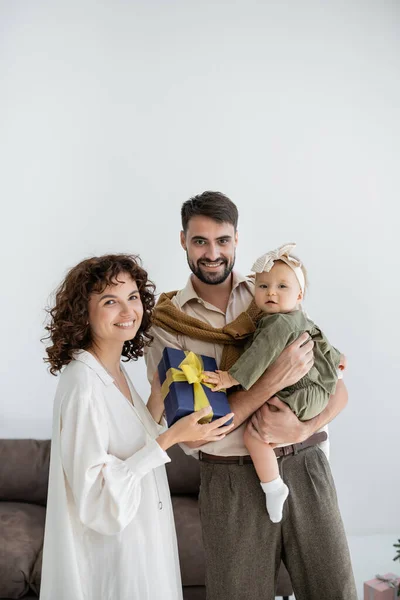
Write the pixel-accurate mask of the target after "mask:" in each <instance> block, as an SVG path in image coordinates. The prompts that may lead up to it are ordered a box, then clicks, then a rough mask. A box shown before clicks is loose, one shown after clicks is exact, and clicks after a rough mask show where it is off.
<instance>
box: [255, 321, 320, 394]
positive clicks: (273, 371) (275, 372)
mask: <svg viewBox="0 0 400 600" xmlns="http://www.w3.org/2000/svg"><path fill="white" fill-rule="evenodd" d="M313 348H314V342H313V341H312V339H311V338H310V336H309V335H308V333H307V332H304V333H302V334H301V336H300V337H299V338H297V340H295V341H294V342H292V343H291V344H290V345H289V346H287V347H286V348H285V349H284V350H283V351H282V353H281V354H280V355H279V356H278V358H277V359H276V361H275V362H274V363H273V364H272V365H271V366H270V367H268V369H267V370H266V375H267V376H268V378H270V380H274V381H276V382H277V383H278V387H277V388H276V390H277V391H280V390H283V389H284V388H286V387H289V386H290V385H294V384H295V383H297V382H298V381H299V380H300V379H301V378H302V377H304V375H307V373H308V372H309V370H310V369H311V367H312V366H313V364H314V354H313Z"/></svg>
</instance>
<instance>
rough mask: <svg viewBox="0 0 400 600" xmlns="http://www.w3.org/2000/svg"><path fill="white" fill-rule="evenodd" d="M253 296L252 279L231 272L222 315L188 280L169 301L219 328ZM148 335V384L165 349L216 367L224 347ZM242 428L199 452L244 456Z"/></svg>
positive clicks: (157, 332)
mask: <svg viewBox="0 0 400 600" xmlns="http://www.w3.org/2000/svg"><path fill="white" fill-rule="evenodd" d="M253 295H254V282H253V280H252V279H251V278H249V277H242V276H241V275H239V274H238V273H235V272H233V279H232V291H231V295H230V297H229V302H228V306H227V309H226V312H225V313H224V312H223V311H222V310H220V309H219V308H217V307H215V306H213V305H212V304H209V303H208V302H205V301H204V300H203V299H202V298H200V297H199V296H198V295H197V293H196V292H195V290H194V288H193V284H192V280H191V278H190V277H189V279H188V282H187V284H186V286H185V287H184V288H183V289H182V290H180V291H179V292H177V294H176V295H175V296H174V297H173V298H172V302H173V304H174V305H175V306H176V307H177V308H179V309H180V310H181V311H182V312H184V313H185V314H186V315H189V316H190V317H195V318H196V319H200V320H201V321H203V322H205V323H208V324H209V325H211V326H212V327H216V328H221V327H224V326H225V325H226V324H227V323H231V322H232V321H234V320H235V319H236V318H237V317H238V316H239V315H240V313H242V312H243V311H245V310H246V309H247V308H248V307H249V304H250V303H251V301H252V300H253ZM151 335H152V336H153V337H154V341H153V343H152V344H151V346H150V348H148V350H147V352H146V356H145V359H146V365H147V376H148V379H149V381H150V382H151V380H152V378H153V375H154V373H155V371H156V369H157V365H158V363H159V362H160V359H161V355H162V352H163V350H164V348H165V347H166V346H168V347H170V348H177V349H178V350H191V351H192V352H195V353H196V354H203V355H204V356H212V357H214V358H215V360H216V362H217V365H219V363H220V360H221V357H222V351H223V346H222V345H220V344H213V343H209V342H203V341H201V340H196V339H194V338H189V337H187V336H185V335H175V334H172V333H168V332H167V331H164V330H163V329H161V328H160V327H152V329H151ZM265 400H268V398H265ZM245 426H246V423H243V424H242V425H240V427H238V428H237V429H235V430H234V431H232V433H229V434H228V435H227V436H226V437H225V438H224V439H223V440H220V441H219V442H209V443H208V444H204V445H203V446H202V447H201V450H202V451H203V452H207V453H208V454H214V455H217V456H245V455H247V454H248V453H249V452H248V450H247V449H246V447H245V445H244V443H243V432H244V428H245ZM182 447H183V449H184V450H185V452H186V453H187V454H193V456H195V457H198V450H193V449H190V448H188V447H187V446H185V445H184V444H182Z"/></svg>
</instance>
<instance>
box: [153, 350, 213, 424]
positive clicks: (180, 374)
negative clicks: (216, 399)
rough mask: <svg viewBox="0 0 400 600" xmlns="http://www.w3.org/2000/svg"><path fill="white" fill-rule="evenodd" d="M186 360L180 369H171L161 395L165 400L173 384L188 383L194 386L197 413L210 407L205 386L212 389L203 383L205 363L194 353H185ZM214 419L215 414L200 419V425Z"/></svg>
mask: <svg viewBox="0 0 400 600" xmlns="http://www.w3.org/2000/svg"><path fill="white" fill-rule="evenodd" d="M185 355H186V358H185V359H184V360H183V361H182V362H181V363H180V365H179V367H178V368H177V369H175V368H174V367H171V368H170V369H168V371H167V374H166V378H165V381H164V383H163V384H162V386H161V394H162V397H163V400H165V398H166V397H167V395H168V393H169V387H170V385H171V383H174V382H178V381H186V382H187V383H190V384H191V385H193V397H194V411H195V412H197V411H198V410H201V409H202V408H204V407H206V406H210V402H209V400H208V398H207V394H206V393H205V391H204V389H203V386H204V385H205V386H207V387H209V388H211V387H212V385H210V384H209V383H206V382H205V381H204V382H203V371H204V365H203V361H202V360H201V358H200V357H199V356H197V354H195V353H194V352H187V351H185ZM212 418H213V412H212V410H211V412H210V414H209V415H207V416H206V417H203V418H202V419H200V421H199V423H209V422H210V421H211V420H212Z"/></svg>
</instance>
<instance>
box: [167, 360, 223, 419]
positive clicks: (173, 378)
mask: <svg viewBox="0 0 400 600" xmlns="http://www.w3.org/2000/svg"><path fill="white" fill-rule="evenodd" d="M216 369H217V363H216V362H215V359H214V358H211V357H210V356H202V355H199V354H195V353H194V352H188V351H183V350H177V349H176V348H164V351H163V355H162V358H161V360H160V363H159V365H158V374H159V377H160V383H161V392H162V395H163V399H164V406H165V415H166V419H167V423H168V427H171V425H173V424H174V423H175V422H176V421H177V420H178V419H181V418H182V417H185V416H186V415H190V414H191V413H193V412H194V411H195V410H200V409H201V408H203V406H207V405H211V408H212V413H213V414H212V416H211V415H210V416H207V417H206V418H205V419H202V421H200V422H201V423H202V422H205V423H207V422H210V421H211V420H213V421H214V420H215V419H219V418H220V417H223V416H225V415H227V414H228V413H230V412H231V409H230V406H229V403H228V399H227V396H226V393H225V392H223V391H219V392H213V391H212V390H211V386H210V385H209V384H206V383H204V382H202V372H203V371H215V370H216ZM231 422H232V419H231V420H230V421H228V423H226V425H228V424H229V423H231Z"/></svg>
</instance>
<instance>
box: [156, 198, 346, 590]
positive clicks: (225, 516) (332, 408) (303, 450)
mask: <svg viewBox="0 0 400 600" xmlns="http://www.w3.org/2000/svg"><path fill="white" fill-rule="evenodd" d="M181 215H182V231H181V245H182V247H183V249H184V250H185V252H186V256H187V261H188V264H189V267H190V269H191V271H192V275H191V276H190V278H189V280H188V282H187V284H186V286H185V288H183V289H182V290H180V291H178V292H177V293H176V294H175V295H174V294H169V295H168V297H163V306H164V305H165V304H166V305H167V313H168V311H169V313H168V314H170V315H172V317H173V318H172V321H171V320H170V321H169V324H168V325H167V324H164V322H163V316H162V315H163V313H161V311H160V309H159V311H160V313H159V314H158V313H157V311H156V316H155V317H156V318H155V322H156V323H157V325H156V326H154V327H153V328H152V335H153V336H154V342H153V344H152V346H151V348H150V349H149V351H148V354H147V357H146V361H147V367H148V376H149V379H150V380H151V379H152V377H153V374H154V372H155V371H156V368H157V364H158V362H159V360H160V358H161V354H162V351H163V349H164V347H166V346H169V347H173V348H179V349H183V350H192V351H194V352H196V353H199V354H203V355H207V356H214V357H215V359H216V361H217V364H218V365H220V364H221V360H222V358H223V347H222V346H221V344H218V343H215V342H214V340H213V338H214V336H213V335H212V333H213V331H215V332H216V331H218V332H221V331H222V332H223V333H224V335H225V333H226V332H228V333H230V334H231V335H233V336H235V335H236V333H235V331H236V329H237V325H238V319H241V320H240V327H239V329H240V328H241V327H242V326H243V322H246V323H247V324H248V323H249V322H250V323H251V315H250V312H251V311H250V309H249V305H251V302H252V299H253V288H254V284H253V282H252V280H251V279H249V278H246V277H241V276H240V275H238V273H236V272H235V271H233V267H234V264H235V251H236V246H237V243H238V232H237V222H238V212H237V208H236V206H235V205H234V204H233V202H232V201H231V200H229V198H227V197H226V196H224V195H223V194H220V193H218V192H204V193H203V194H201V195H199V196H195V197H194V198H192V199H190V200H188V201H187V202H185V203H184V204H183V206H182V211H181ZM244 313H245V317H246V318H245V319H244V320H243V319H242V318H241V316H243V314H244ZM171 322H172V324H171ZM196 324H199V325H198V326H197V329H196ZM203 324H204V325H203ZM227 326H228V327H227ZM202 327H203V328H205V329H206V332H205V333H204V331H203V329H202ZM235 327H236V329H235ZM232 330H234V333H233V334H232ZM197 331H198V333H196V332H197ZM209 331H210V332H211V333H208V332H209ZM188 333H190V335H188ZM207 335H209V338H207ZM312 346H313V343H312V342H311V341H308V336H307V334H303V335H302V336H301V337H300V338H299V339H298V340H297V341H296V342H294V343H293V344H292V345H291V346H289V347H288V348H286V349H285V350H284V351H283V352H282V354H281V355H280V357H279V358H278V359H277V360H276V361H275V363H274V364H273V365H272V366H271V367H269V368H268V370H267V371H266V372H265V373H264V375H263V376H262V377H261V378H260V379H259V380H258V382H257V383H255V384H254V385H253V386H252V388H251V389H250V390H249V391H247V392H246V391H237V392H234V393H232V394H230V395H229V403H230V405H231V409H232V411H233V412H234V413H235V417H234V422H235V427H236V429H235V430H234V431H233V432H231V433H229V434H228V435H227V436H226V437H225V438H224V439H223V440H221V441H218V442H211V443H208V444H206V445H203V446H202V447H201V449H200V450H199V446H198V447H197V448H196V447H191V448H188V447H186V448H185V451H187V452H190V453H192V454H193V455H194V456H195V457H197V458H199V459H200V461H201V462H200V467H201V490H200V512H201V521H202V529H203V540H204V548H205V559H206V587H207V598H208V600H271V599H272V598H274V595H275V580H276V576H277V572H278V568H279V564H280V561H281V559H283V561H284V562H285V564H286V567H287V569H288V571H289V573H290V577H291V580H292V584H293V588H294V591H295V594H296V599H297V600H321V599H322V598H323V599H324V600H356V599H357V595H356V590H355V585H354V578H353V574H352V569H351V564H350V557H349V552H348V548H347V542H346V538H345V534H344V529H343V525H342V521H341V517H340V513H339V509H338V505H337V499H336V492H335V488H334V483H333V479H332V475H331V472H330V467H329V463H328V461H327V459H326V456H325V454H324V453H323V452H322V451H321V449H320V448H319V446H318V445H317V444H318V442H320V441H322V440H323V439H325V438H326V433H324V431H323V428H324V426H326V424H327V423H328V422H329V421H331V420H332V419H333V418H334V417H335V416H336V415H337V414H338V413H339V412H340V411H341V410H342V409H343V408H344V406H345V405H346V403H347V392H346V388H345V386H344V384H343V382H342V381H339V382H338V385H337V388H336V392H335V395H334V396H331V398H330V401H329V404H328V406H327V408H326V409H325V410H324V411H323V412H322V413H321V414H320V415H318V416H317V417H315V418H314V419H311V420H310V421H307V422H300V421H298V419H297V417H296V416H295V415H294V413H292V411H291V410H290V409H289V408H288V407H287V406H286V405H285V404H284V403H283V402H280V401H279V400H278V399H277V398H274V394H276V393H277V392H278V391H279V390H281V389H283V388H285V387H287V386H289V385H293V384H294V383H296V382H297V381H298V380H299V379H301V377H303V376H304V375H305V374H306V373H307V372H308V371H309V369H310V368H311V366H312V364H313V354H312ZM266 401H268V403H267V404H265V403H266ZM252 415H253V416H252ZM251 416H252V423H253V433H254V435H256V436H261V438H262V439H264V440H265V441H268V442H270V443H275V444H283V445H285V446H284V447H283V448H279V449H277V450H276V453H277V454H278V455H279V456H280V458H279V463H280V472H281V475H282V473H284V479H285V482H286V483H287V485H288V487H289V489H290V495H289V498H288V500H287V502H286V504H285V507H284V513H283V519H282V521H281V522H280V523H279V524H273V523H272V522H271V521H270V519H269V518H268V515H267V513H266V508H265V498H264V495H263V492H262V490H261V488H260V484H259V481H258V477H257V475H256V473H255V470H254V467H253V465H252V463H251V460H250V457H249V456H248V452H247V450H246V448H245V446H244V444H243V430H244V427H245V423H246V420H247V419H248V418H249V417H251ZM317 431H318V432H319V433H318V434H315V432H317Z"/></svg>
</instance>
